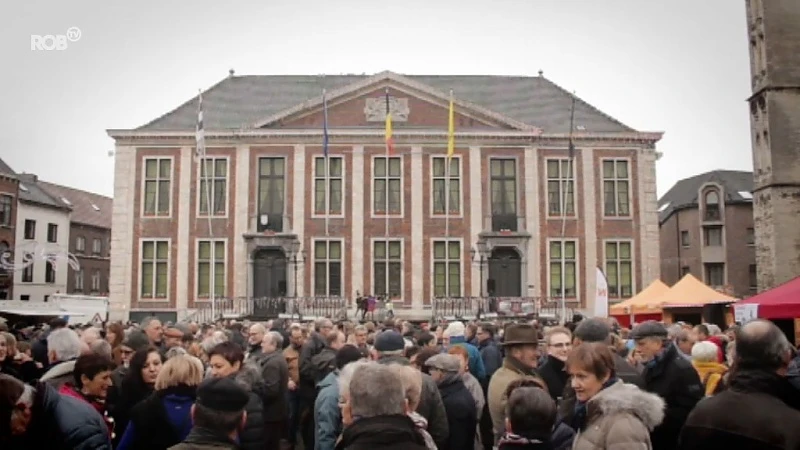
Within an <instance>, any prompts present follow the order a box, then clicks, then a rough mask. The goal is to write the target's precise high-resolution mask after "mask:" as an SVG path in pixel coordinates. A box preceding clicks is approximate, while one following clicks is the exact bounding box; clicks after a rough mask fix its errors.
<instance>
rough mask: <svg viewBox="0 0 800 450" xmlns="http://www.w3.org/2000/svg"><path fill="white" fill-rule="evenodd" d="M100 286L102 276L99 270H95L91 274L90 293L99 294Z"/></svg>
mask: <svg viewBox="0 0 800 450" xmlns="http://www.w3.org/2000/svg"><path fill="white" fill-rule="evenodd" d="M101 284H102V276H101V275H100V271H99V270H95V271H94V273H93V274H92V288H91V292H100V285H101Z"/></svg>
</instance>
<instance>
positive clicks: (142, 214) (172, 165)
mask: <svg viewBox="0 0 800 450" xmlns="http://www.w3.org/2000/svg"><path fill="white" fill-rule="evenodd" d="M152 159H155V160H157V161H159V162H158V163H157V164H158V165H159V166H160V165H161V161H162V160H165V159H166V160H169V161H170V163H169V169H170V173H169V213H168V214H165V215H163V216H160V215H158V214H157V213H156V214H152V215H149V214H147V213H145V203H146V198H145V194H146V192H147V190H146V189H145V186H146V185H147V181H148V179H147V176H146V175H147V161H149V160H152ZM141 162H142V167H141V171H140V172H141V186H140V188H139V189H140V192H141V193H140V196H139V199H140V203H141V205H140V210H139V217H141V218H142V219H172V210H173V209H174V207H175V205H174V203H175V202H174V201H173V195H172V194H173V192H175V157H173V156H171V155H170V156H145V157H142V159H141ZM155 180H156V181H161V178H159V177H157V178H156V179H155ZM156 185H157V184H156ZM159 189H160V188H159ZM158 194H159V191H158V190H156V211H158ZM139 287H140V288H141V286H139Z"/></svg>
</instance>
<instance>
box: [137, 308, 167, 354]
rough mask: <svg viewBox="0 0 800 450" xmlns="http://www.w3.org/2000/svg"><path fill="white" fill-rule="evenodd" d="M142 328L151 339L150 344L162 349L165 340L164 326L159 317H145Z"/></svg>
mask: <svg viewBox="0 0 800 450" xmlns="http://www.w3.org/2000/svg"><path fill="white" fill-rule="evenodd" d="M140 328H141V329H142V331H144V333H145V334H146V335H147V338H148V339H150V344H151V345H152V346H154V347H156V348H159V349H160V348H161V346H162V344H163V340H164V327H163V326H162V325H161V321H160V320H158V318H157V317H153V316H150V317H145V318H144V320H142V322H141V324H140Z"/></svg>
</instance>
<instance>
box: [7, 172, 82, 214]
mask: <svg viewBox="0 0 800 450" xmlns="http://www.w3.org/2000/svg"><path fill="white" fill-rule="evenodd" d="M17 177H18V178H19V199H20V200H21V201H24V202H29V203H36V204H38V205H42V206H49V207H51V208H58V209H63V210H67V211H69V210H71V209H72V208H70V207H69V206H68V205H65V204H64V203H63V202H61V201H59V200H58V199H56V198H54V197H53V196H52V195H50V194H48V193H47V191H45V190H44V189H42V187H41V186H40V185H39V183H40V181H39V180H38V178H37V177H36V175H34V174H32V173H21V174H19V175H17Z"/></svg>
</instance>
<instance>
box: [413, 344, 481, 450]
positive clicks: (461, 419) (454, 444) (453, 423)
mask: <svg viewBox="0 0 800 450" xmlns="http://www.w3.org/2000/svg"><path fill="white" fill-rule="evenodd" d="M425 366H426V367H427V368H428V370H429V372H430V375H431V378H433V381H435V382H436V384H437V386H439V394H441V396H442V403H444V411H445V414H446V415H447V423H448V424H449V426H450V427H449V430H450V433H449V435H448V437H447V444H446V446H445V447H444V448H447V449H453V450H455V449H469V448H474V445H475V432H476V431H477V426H478V412H477V410H475V399H474V398H473V397H472V394H471V393H470V392H469V389H467V387H466V386H464V382H463V381H462V378H461V375H459V373H458V371H459V369H461V358H459V357H458V356H455V355H451V354H448V353H440V354H438V355H435V356H432V357H430V358H428V359H427V360H426V361H425ZM439 448H442V447H441V446H440V447H439Z"/></svg>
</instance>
